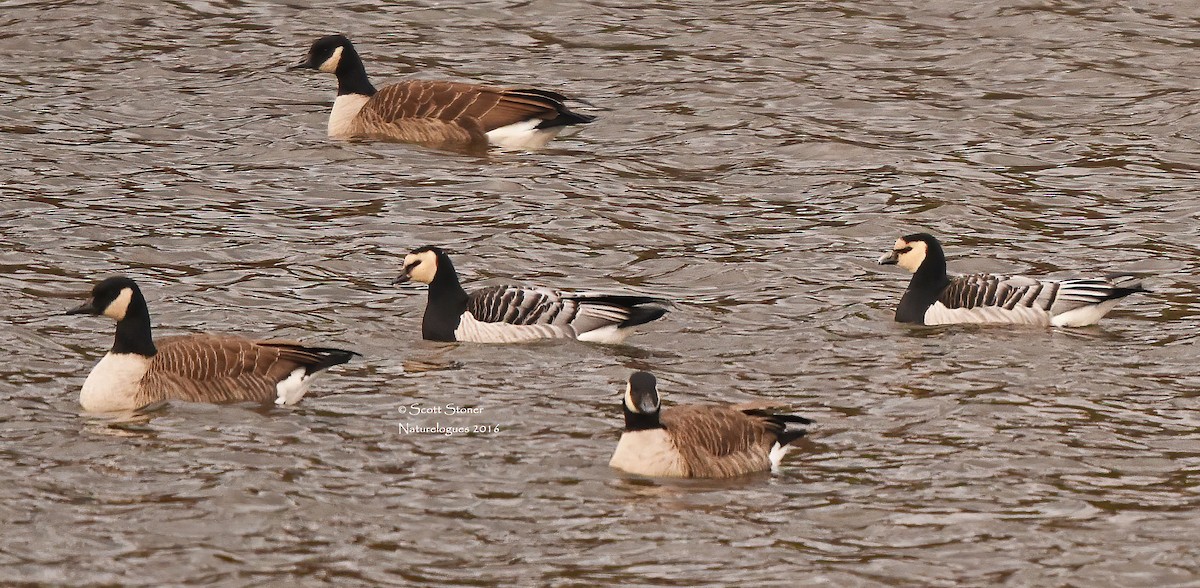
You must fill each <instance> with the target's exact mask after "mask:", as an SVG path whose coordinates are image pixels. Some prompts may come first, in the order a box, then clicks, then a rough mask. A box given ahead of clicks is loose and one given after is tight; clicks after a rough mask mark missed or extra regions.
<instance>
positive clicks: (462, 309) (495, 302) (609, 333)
mask: <svg viewBox="0 0 1200 588" xmlns="http://www.w3.org/2000/svg"><path fill="white" fill-rule="evenodd" d="M409 280H412V281H416V282H421V283H424V284H429V300H428V302H427V303H426V305H425V316H424V318H423V319H422V320H421V336H422V337H424V338H425V339H428V340H430V341H469V342H474V343H517V342H523V341H536V340H538V339H578V340H580V341H589V342H593V343H620V342H622V341H624V340H625V338H626V337H628V336H629V335H630V334H632V332H633V327H636V326H638V325H642V324H645V323H648V322H650V321H653V320H656V319H658V318H660V317H662V316H663V315H664V314H666V313H667V308H668V307H669V306H670V304H671V303H670V302H668V301H667V300H665V299H662V298H655V297H652V296H634V295H623V294H594V293H583V292H580V293H572V292H562V291H559V290H551V289H549V288H538V287H530V286H516V285H514V286H492V287H489V288H483V289H481V290H477V291H475V292H471V293H467V291H465V290H463V287H462V284H460V283H459V281H458V272H456V271H455V270H454V264H453V263H451V262H450V256H449V255H447V254H446V252H444V251H442V250H441V249H439V248H437V247H421V248H420V249H417V250H415V251H413V252H412V253H409V254H408V255H406V256H405V257H404V273H403V274H402V275H401V276H400V277H398V278H396V281H395V283H397V284H402V283H405V282H408V281H409Z"/></svg>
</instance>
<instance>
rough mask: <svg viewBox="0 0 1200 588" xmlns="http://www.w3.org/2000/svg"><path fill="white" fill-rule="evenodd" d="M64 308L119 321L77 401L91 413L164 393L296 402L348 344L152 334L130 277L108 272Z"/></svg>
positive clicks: (195, 398)
mask: <svg viewBox="0 0 1200 588" xmlns="http://www.w3.org/2000/svg"><path fill="white" fill-rule="evenodd" d="M67 314H88V315H96V316H99V315H103V316H106V317H109V318H111V319H113V320H115V321H117V336H116V341H115V342H114V343H113V346H112V349H111V350H110V351H109V352H108V354H107V355H105V356H104V357H103V358H102V359H101V360H100V362H99V363H97V364H96V367H94V368H92V371H91V373H90V374H88V377H87V380H86V381H84V383H83V390H82V391H81V392H80V395H79V403H80V405H82V406H83V409H84V410H87V411H91V412H115V411H129V410H136V409H138V408H141V407H143V406H146V405H149V404H152V403H155V402H159V401H162V400H182V401H187V402H211V403H227V402H260V403H264V404H268V403H274V404H278V405H285V404H295V403H297V402H299V401H300V399H301V398H302V397H303V396H304V393H305V392H306V391H307V389H308V386H309V384H310V383H311V381H312V378H313V376H315V375H316V374H317V373H318V372H320V371H322V370H325V369H326V368H329V367H332V366H335V365H338V364H342V363H346V362H347V361H349V360H350V358H351V357H353V356H354V355H357V354H356V353H354V352H353V351H345V350H342V349H329V348H324V347H306V346H304V345H300V344H299V343H295V342H290V341H254V340H250V339H243V338H241V337H234V336H230V335H185V336H176V337H164V338H162V339H159V340H158V341H157V342H156V341H155V340H154V338H153V337H152V336H151V334H150V310H149V308H148V307H147V306H146V299H145V298H144V297H143V296H142V292H141V290H140V289H139V288H138V286H137V284H136V283H134V281H133V280H131V279H129V278H125V277H114V278H108V279H106V280H104V281H102V282H100V283H99V284H97V285H96V286H95V288H93V289H92V295H91V298H90V299H89V300H88V301H87V302H86V303H84V304H83V305H81V306H79V307H78V308H74V309H71V310H69V311H67Z"/></svg>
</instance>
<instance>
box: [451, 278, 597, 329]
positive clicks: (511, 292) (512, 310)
mask: <svg viewBox="0 0 1200 588" xmlns="http://www.w3.org/2000/svg"><path fill="white" fill-rule="evenodd" d="M577 310H578V305H577V304H576V303H575V301H573V300H570V299H568V298H565V297H564V296H563V294H562V293H561V292H558V291H557V290H551V289H548V288H529V287H525V286H491V287H488V288H483V289H481V290H477V291H475V292H472V293H471V295H470V296H469V298H468V299H467V312H470V313H471V315H472V316H474V317H475V320H478V321H481V322H485V323H508V324H510V325H559V326H566V325H568V324H570V322H571V319H573V318H574V317H575V314H576V312H577Z"/></svg>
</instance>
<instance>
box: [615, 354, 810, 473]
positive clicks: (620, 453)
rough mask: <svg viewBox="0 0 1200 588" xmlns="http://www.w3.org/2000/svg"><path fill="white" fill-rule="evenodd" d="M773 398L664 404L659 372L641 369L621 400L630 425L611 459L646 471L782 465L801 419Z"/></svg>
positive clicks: (761, 468) (751, 469)
mask: <svg viewBox="0 0 1200 588" xmlns="http://www.w3.org/2000/svg"><path fill="white" fill-rule="evenodd" d="M775 406H776V405H775V404H773V403H771V402H765V401H762V402H752V403H746V404H730V405H716V404H714V405H683V406H673V407H671V408H668V409H663V408H662V406H661V403H660V400H659V396H658V390H657V389H656V381H655V379H654V376H653V375H651V374H650V373H648V372H635V373H634V374H633V375H632V376H630V377H629V383H628V385H627V386H626V387H625V398H624V401H623V402H622V403H621V408H622V412H624V413H625V430H624V432H622V433H621V440H620V441H618V442H617V450H616V451H615V452H613V456H612V460H610V461H609V465H610V466H612V467H614V468H617V469H619V470H622V471H626V472H629V473H632V474H638V475H642V476H653V477H673V478H727V477H732V476H740V475H742V474H749V473H752V472H762V471H766V470H769V469H774V468H777V467H778V466H779V464H780V462H781V461H782V460H783V457H784V455H785V454H786V453H787V450H788V449H790V444H791V442H792V441H795V440H796V439H799V438H800V437H803V436H804V434H805V432H806V431H805V430H804V429H802V428H800V426H801V425H807V424H811V423H812V421H810V420H808V419H806V418H804V417H800V416H795V415H787V414H777V413H774V412H772V411H771V410H770V409H771V408H773V407H775Z"/></svg>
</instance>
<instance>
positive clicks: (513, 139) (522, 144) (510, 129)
mask: <svg viewBox="0 0 1200 588" xmlns="http://www.w3.org/2000/svg"><path fill="white" fill-rule="evenodd" d="M542 122H543V121H542V119H540V118H531V119H528V120H523V121H521V122H516V123H513V124H511V125H506V126H503V127H500V128H498V129H493V130H490V131H488V132H487V138H488V142H489V143H491V144H492V145H496V146H497V147H503V148H505V149H540V148H542V147H545V146H546V143H549V142H550V140H551V139H553V138H554V137H556V136H557V135H558V133H559V131H561V130H563V127H554V128H550V129H539V128H537V126H538V125H540V124H542Z"/></svg>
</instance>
